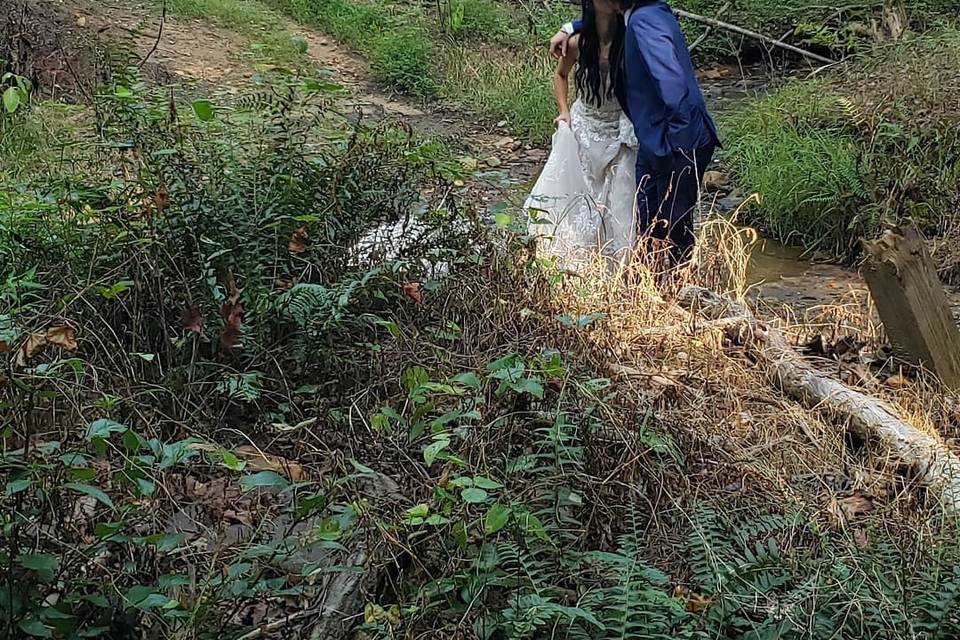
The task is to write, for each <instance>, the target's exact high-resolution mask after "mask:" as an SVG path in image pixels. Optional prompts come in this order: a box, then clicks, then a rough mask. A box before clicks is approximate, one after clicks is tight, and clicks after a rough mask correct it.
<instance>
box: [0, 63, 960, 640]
mask: <svg viewBox="0 0 960 640" xmlns="http://www.w3.org/2000/svg"><path fill="white" fill-rule="evenodd" d="M47 108H48V107H47V106H46V105H44V104H42V103H41V104H38V105H32V106H31V105H29V104H28V105H27V106H26V107H24V109H23V110H19V109H18V111H17V112H16V113H14V114H12V115H6V114H5V115H3V116H0V133H2V134H4V135H5V136H9V138H5V139H9V140H11V141H14V142H11V143H10V144H11V145H13V146H11V147H10V148H12V149H16V153H15V154H11V155H10V156H9V157H8V158H6V159H7V160H9V162H10V163H11V164H14V165H23V166H25V167H32V166H40V165H41V163H42V162H45V161H46V160H47V159H48V158H51V157H55V156H57V154H58V152H62V150H64V149H68V148H70V149H73V148H75V147H79V148H82V149H83V151H82V152H80V151H76V152H72V155H71V156H70V160H69V161H63V162H57V163H46V164H45V165H44V166H45V167H46V171H45V172H42V173H41V172H30V171H23V170H17V169H16V168H15V167H6V166H5V168H4V171H3V172H2V174H0V181H2V191H0V256H2V261H0V355H2V359H3V369H2V372H0V407H2V409H3V412H2V413H0V469H2V480H0V486H2V493H0V536H2V544H0V566H2V567H3V568H4V570H3V572H0V620H2V625H3V626H2V627H0V637H4V638H23V637H41V638H42V637H54V638H79V637H92V638H97V637H99V638H129V637H146V638H183V639H186V638H224V637H227V638H235V639H239V638H245V639H246V640H249V639H250V638H253V637H259V636H261V635H262V636H265V637H271V636H272V637H283V636H287V637H310V635H311V632H312V631H315V632H316V633H317V634H318V637H331V636H338V635H343V634H344V633H346V632H348V631H356V632H361V633H362V634H364V636H365V637H368V638H377V639H381V638H382V639H384V640H386V639H388V638H391V639H392V638H401V637H462V638H470V639H474V638H478V639H479V638H483V639H487V638H490V639H496V640H503V639H511V640H512V639H539V638H570V639H583V638H589V639H592V640H601V639H602V640H607V639H610V640H612V639H613V638H696V639H698V640H699V639H704V640H706V639H707V638H718V637H735V638H775V637H783V638H811V639H817V640H819V639H820V638H824V639H826V638H832V637H848V636H849V637H870V638H887V637H902V636H907V637H918V638H920V637H923V638H944V640H946V639H947V638H952V637H955V635H956V634H957V632H958V631H957V626H958V620H957V613H956V611H957V607H956V604H957V603H956V599H957V594H958V593H960V583H958V576H957V573H956V569H955V567H956V564H957V560H958V558H957V557H956V554H957V553H958V551H957V545H956V543H955V541H956V531H955V529H954V525H953V524H952V523H951V522H949V521H947V522H944V521H943V520H942V516H941V515H939V514H940V512H939V510H938V505H936V504H934V503H935V502H936V501H935V500H934V499H932V498H931V499H930V500H929V503H930V504H927V503H926V502H925V501H924V495H923V494H922V493H920V492H919V491H918V490H917V489H916V487H913V486H910V485H908V483H907V482H906V481H905V479H904V478H902V476H901V475H900V474H899V473H897V472H896V471H893V470H889V469H886V468H885V467H884V465H883V457H884V456H883V452H877V453H878V455H876V459H872V458H870V459H868V461H867V462H864V463H862V464H861V463H860V462H858V461H857V460H854V459H853V458H854V456H852V455H851V454H850V453H849V452H848V451H847V450H846V448H845V447H846V445H845V444H844V442H843V437H842V435H841V433H840V431H839V430H838V429H837V428H836V427H835V426H833V425H826V424H823V423H821V422H819V421H818V419H817V418H816V416H815V415H814V414H810V415H802V416H800V417H797V416H796V414H795V413H794V414H792V413H791V412H790V411H787V410H785V401H784V400H783V398H782V397H781V396H780V395H779V394H778V393H777V392H776V390H774V389H771V388H770V386H769V384H767V382H766V381H765V380H764V379H763V378H762V376H761V374H760V373H758V372H757V371H756V367H755V366H753V365H752V364H751V363H747V362H745V361H742V360H740V359H737V358H734V357H730V354H729V350H730V347H731V345H730V344H729V343H725V342H724V339H723V335H722V334H721V333H719V332H712V331H707V332H700V333H687V332H686V331H685V330H684V328H686V327H687V326H688V325H689V324H690V322H689V317H688V316H685V315H684V314H682V313H681V312H680V311H679V310H678V309H677V307H676V306H675V305H674V304H673V303H672V301H671V300H669V299H666V300H665V299H664V298H663V297H662V296H661V295H660V293H659V292H658V291H657V289H656V288H655V287H654V286H653V284H652V283H653V277H652V275H651V274H650V273H649V272H647V271H644V270H642V269H638V270H637V272H635V273H634V272H630V273H627V274H625V276H624V278H622V279H616V280H614V279H609V278H606V279H602V278H594V277H592V276H588V277H585V278H582V279H581V278H575V277H571V276H569V275H568V274H565V273H564V272H560V271H558V270H557V269H556V267H555V266H554V265H551V264H550V262H549V261H547V260H545V259H543V258H542V257H538V256H537V254H536V252H535V251H533V250H532V248H531V247H530V246H529V244H528V242H527V238H526V237H525V230H526V218H525V213H524V212H522V211H519V210H515V209H511V210H506V211H503V212H501V213H500V215H498V216H497V219H496V224H488V223H486V222H484V221H482V220H476V219H475V218H473V217H471V216H469V215H464V214H462V213H461V210H460V203H458V202H457V201H456V200H454V199H451V198H449V197H447V196H446V194H447V193H448V191H449V190H448V188H447V187H448V186H449V183H450V182H451V181H452V180H453V179H454V178H458V177H459V176H457V175H455V174H454V173H452V169H451V165H449V164H448V163H447V161H446V159H445V158H444V157H443V155H442V150H438V148H437V147H436V146H434V145H429V144H423V143H422V142H421V141H420V140H419V139H417V138H416V137H415V136H414V135H412V134H411V132H410V131H409V129H407V128H405V127H402V126H392V125H389V124H386V125H384V124H376V123H367V122H366V121H364V120H361V121H360V122H356V121H353V120H350V119H349V118H347V117H345V116H344V115H343V113H342V112H341V109H340V107H339V106H338V104H337V93H336V87H333V86H331V85H328V84H326V83H323V82H319V81H317V80H315V79H312V78H296V77H292V76H290V75H287V74H269V75H266V76H262V77H259V78H258V79H257V80H256V81H255V82H254V83H253V84H252V85H251V86H248V87H245V89H244V91H243V92H242V93H241V94H239V95H236V96H233V97H231V98H230V99H226V98H221V99H215V100H211V99H205V98H198V99H196V100H194V101H192V102H189V101H186V100H183V99H180V98H178V97H176V96H175V95H174V96H173V97H171V94H170V93H168V92H155V91H151V90H149V89H146V88H144V87H143V86H142V85H141V84H140V82H139V79H138V77H137V73H136V71H135V70H133V69H123V70H121V71H120V72H118V73H117V74H115V76H114V78H113V80H112V81H111V82H110V83H109V84H107V85H105V86H103V87H101V88H100V89H99V90H98V92H97V97H96V103H95V105H94V109H93V110H92V112H93V113H92V114H91V113H88V112H87V113H85V115H86V116H87V117H89V120H88V121H85V120H84V119H83V118H78V119H77V123H76V126H75V127H65V128H64V129H56V128H44V127H43V126H42V123H43V122H44V121H45V116H44V115H43V111H44V110H45V109H47ZM56 113H59V112H56ZM47 117H52V116H47ZM807 117H808V118H811V119H812V118H814V115H808V116H807ZM818 117H819V116H818ZM37 131H45V132H46V134H49V135H35V132H37ZM53 135H56V136H62V138H63V139H59V140H51V138H52V137H53ZM18 136H23V137H22V138H19V137H18ZM21 139H29V140H36V141H39V142H40V143H41V144H38V145H36V146H30V145H23V144H20V143H19V142H16V141H17V140H21ZM435 197H436V198H437V199H434V198H435ZM708 236H709V234H707V233H706V232H705V233H704V238H705V239H706V238H707V237H708ZM738 237H739V236H738ZM383 238H390V239H391V242H390V243H386V242H385V241H383V240H382V239H383ZM704 246H706V243H705V245H704ZM737 246H739V247H740V249H741V251H739V252H738V253H739V254H741V258H742V254H743V253H744V252H743V251H742V249H743V247H742V246H740V245H737ZM704 251H709V249H708V248H705V249H704ZM704 262H705V263H706V262H708V261H707V260H706V258H705V259H704ZM741 266H742V265H741ZM717 268H718V269H720V267H717ZM708 274H709V270H708V269H706V267H704V272H703V273H701V274H699V275H698V276H697V277H699V278H704V279H707V284H710V283H713V281H712V280H709V277H710V276H709V275H708ZM729 275H730V274H729V273H726V274H725V275H724V277H718V278H717V282H723V281H726V280H729ZM714 284H715V283H714ZM930 413H931V414H932V413H934V412H933V410H930ZM811 433H812V434H813V435H812V436H810V435H809V434H811ZM865 457H866V456H865ZM827 473H833V474H839V475H844V474H846V475H849V476H850V478H856V479H857V482H858V483H859V487H858V489H857V490H856V491H850V490H843V489H838V490H828V491H825V490H824V489H823V486H822V485H823V484H824V483H823V482H822V481H821V477H822V476H825V475H826V474H827ZM811 475H812V476H813V477H814V480H815V487H814V488H813V489H803V488H799V487H798V486H796V483H797V482H798V479H802V478H803V477H806V476H811ZM868 489H869V490H872V491H874V492H875V496H876V497H869V496H868V495H867V494H866V493H865V492H866V491H867V490H868ZM881 489H882V490H883V492H882V493H881ZM900 496H906V497H900ZM864 503H867V504H869V505H870V508H869V509H867V508H865V507H864V506H863V504H864ZM844 505H854V506H855V507H856V509H852V507H850V508H849V509H848V510H850V509H852V510H850V513H849V514H848V515H844V513H845V512H844V509H845V508H848V507H846V506H844ZM837 513H839V514H840V515H839V516H838V515H837ZM353 580H358V581H359V582H358V583H357V584H358V588H357V589H345V588H344V586H343V585H344V584H347V585H350V584H352V581H353ZM345 590H346V591H347V592H348V593H349V594H352V595H355V596H356V598H355V599H351V600H338V599H337V596H338V594H342V593H343V592H344V591H345ZM347 612H348V613H347ZM251 634H252V635H251ZM324 634H326V635H324Z"/></svg>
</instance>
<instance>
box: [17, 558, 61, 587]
mask: <svg viewBox="0 0 960 640" xmlns="http://www.w3.org/2000/svg"><path fill="white" fill-rule="evenodd" d="M17 563H18V564H19V565H20V566H21V567H23V568H24V569H29V570H30V571H36V572H37V575H39V576H40V578H41V579H42V580H44V581H45V582H46V581H50V580H53V576H54V574H55V573H56V571H57V566H59V564H60V559H59V558H57V556H55V555H52V554H49V553H21V554H20V555H19V556H17Z"/></svg>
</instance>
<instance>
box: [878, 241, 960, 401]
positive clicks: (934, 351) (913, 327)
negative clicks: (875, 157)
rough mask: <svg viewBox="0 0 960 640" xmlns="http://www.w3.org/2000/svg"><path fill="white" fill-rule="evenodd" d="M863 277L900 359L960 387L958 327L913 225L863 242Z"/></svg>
mask: <svg viewBox="0 0 960 640" xmlns="http://www.w3.org/2000/svg"><path fill="white" fill-rule="evenodd" d="M863 246H864V249H865V250H866V253H867V262H866V264H865V265H864V269H863V272H864V277H865V278H866V281H867V286H869V287H870V294H871V295H872V296H873V300H874V303H875V304H876V305H877V311H879V313H880V320H881V321H882V322H883V326H884V328H885V329H886V331H887V337H889V338H890V342H891V343H892V344H893V347H894V351H895V352H896V354H897V356H898V357H900V358H902V359H903V360H905V361H907V362H910V363H911V364H915V365H918V366H923V367H925V368H927V369H929V370H930V371H932V372H933V373H934V374H936V375H937V377H938V378H940V381H941V382H942V383H943V384H944V385H945V386H947V387H949V388H951V389H960V329H957V325H956V322H955V321H954V319H953V314H952V313H951V310H950V304H949V302H948V301H947V295H946V293H945V292H944V290H943V285H942V284H941V283H940V278H939V277H937V269H936V266H935V265H934V264H933V260H932V259H931V257H930V253H929V252H928V251H927V247H926V244H925V243H924V240H923V236H922V235H921V234H920V231H919V230H918V229H917V228H916V226H915V225H912V224H911V225H905V226H902V227H899V228H897V229H895V230H891V231H887V232H885V233H884V234H883V237H881V238H880V239H879V240H875V241H869V242H864V243H863Z"/></svg>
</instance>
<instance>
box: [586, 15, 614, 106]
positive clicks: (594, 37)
mask: <svg viewBox="0 0 960 640" xmlns="http://www.w3.org/2000/svg"><path fill="white" fill-rule="evenodd" d="M582 20H583V27H582V28H581V29H580V60H579V66H578V67H577V91H578V92H579V94H580V97H581V98H582V99H583V100H585V101H587V102H589V103H590V104H593V105H596V106H599V105H600V103H602V102H603V101H604V100H606V99H609V98H612V97H613V95H614V93H615V88H616V85H617V82H619V80H620V77H619V76H620V58H621V56H623V39H624V32H625V28H624V25H623V21H622V20H616V25H617V28H616V31H615V32H614V35H613V42H612V43H611V44H610V77H609V78H607V83H606V86H604V81H603V73H602V72H601V71H600V34H599V33H597V10H596V9H595V8H594V6H593V0H583V18H582Z"/></svg>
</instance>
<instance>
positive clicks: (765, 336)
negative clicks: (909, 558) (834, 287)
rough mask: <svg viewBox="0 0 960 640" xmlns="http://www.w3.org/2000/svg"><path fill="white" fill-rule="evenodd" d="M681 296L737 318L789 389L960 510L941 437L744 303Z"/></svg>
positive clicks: (708, 295)
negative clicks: (828, 367)
mask: <svg viewBox="0 0 960 640" xmlns="http://www.w3.org/2000/svg"><path fill="white" fill-rule="evenodd" d="M678 301H679V303H680V305H681V306H683V307H684V308H685V309H687V310H689V311H691V312H692V313H696V314H699V315H701V316H703V317H706V318H708V319H709V320H713V321H716V320H720V319H724V318H735V319H738V320H739V321H740V322H741V323H742V326H743V328H744V329H745V331H743V332H741V334H740V339H741V343H742V344H743V345H744V347H746V348H747V349H748V350H749V351H750V352H751V353H752V354H753V355H755V356H756V357H757V359H758V361H759V362H761V363H763V364H764V365H765V366H766V367H767V369H768V371H769V372H770V374H771V377H772V378H773V379H774V380H775V381H776V382H777V383H778V385H779V387H780V388H781V389H782V390H783V392H784V393H785V394H786V395H788V396H790V397H792V398H794V399H795V400H797V401H799V402H801V403H802V404H803V405H804V406H806V407H807V408H808V409H810V410H812V411H817V412H819V413H821V414H824V415H826V416H828V417H830V418H832V419H833V420H834V421H835V422H839V423H841V424H843V425H844V426H846V427H848V428H849V429H850V430H851V431H853V432H854V433H856V434H857V435H858V436H860V437H861V438H863V439H864V440H868V439H876V440H879V441H880V442H882V443H883V444H884V445H886V447H887V449H888V450H889V452H890V454H891V455H892V456H893V458H894V459H895V460H897V461H898V462H899V463H900V464H903V465H904V466H906V467H909V468H911V469H912V470H913V472H914V474H915V476H916V478H917V479H918V480H919V481H920V482H921V483H922V484H924V485H925V486H927V487H930V488H932V489H934V490H936V491H939V492H940V497H941V501H942V505H943V508H944V509H945V510H946V511H947V512H949V513H953V514H956V513H960V458H958V457H957V456H956V455H955V454H954V453H953V452H952V451H950V450H949V449H948V448H947V447H946V446H945V445H944V443H943V442H942V441H941V440H940V438H938V437H937V436H935V435H933V434H930V433H926V432H924V431H921V430H919V429H917V428H916V427H915V426H913V425H912V424H910V423H909V422H908V421H907V420H906V419H905V418H903V417H902V416H900V415H899V414H898V412H897V410H896V409H895V408H894V407H892V406H890V405H889V404H887V403H886V402H883V401H882V400H880V399H878V398H874V397H871V396H869V395H867V394H865V393H862V392H860V391H857V390H855V389H851V388H850V387H848V386H847V385H845V384H843V383H842V382H840V381H839V380H837V379H836V378H833V377H832V376H830V375H828V374H826V373H823V372H821V371H818V370H817V369H815V368H814V367H813V366H812V365H811V364H810V363H809V362H807V361H806V360H805V359H804V358H803V356H801V355H800V354H799V353H797V352H796V350H795V349H794V348H793V347H792V346H791V345H790V344H789V343H788V342H787V340H786V338H784V337H783V335H782V334H781V333H780V332H779V331H777V330H776V329H774V328H773V327H771V326H768V325H765V324H763V323H761V322H760V321H758V320H757V319H756V317H755V316H754V315H753V313H751V312H750V310H749V309H747V308H746V307H745V306H744V305H742V304H739V303H737V302H734V301H733V300H731V299H729V298H727V297H726V296H722V295H720V294H717V293H714V292H713V291H710V290H708V289H703V288H702V287H693V286H688V287H684V288H683V290H681V291H680V294H679V297H678Z"/></svg>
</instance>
